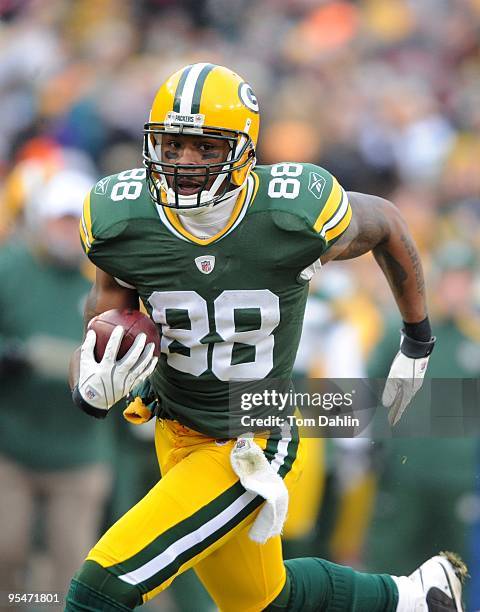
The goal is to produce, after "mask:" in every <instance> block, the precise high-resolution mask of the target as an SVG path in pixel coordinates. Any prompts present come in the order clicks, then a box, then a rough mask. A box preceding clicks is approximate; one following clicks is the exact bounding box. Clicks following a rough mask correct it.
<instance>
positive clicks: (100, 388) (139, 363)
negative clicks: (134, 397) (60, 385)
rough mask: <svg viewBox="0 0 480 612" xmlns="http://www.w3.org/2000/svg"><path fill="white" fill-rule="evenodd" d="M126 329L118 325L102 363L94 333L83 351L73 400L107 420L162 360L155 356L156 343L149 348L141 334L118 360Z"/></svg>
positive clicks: (84, 408)
mask: <svg viewBox="0 0 480 612" xmlns="http://www.w3.org/2000/svg"><path fill="white" fill-rule="evenodd" d="M123 334H124V328H123V327H122V326H121V325H117V326H116V327H115V328H114V330H113V332H112V334H111V336H110V338H109V340H108V343H107V346H106V347H105V352H104V355H103V358H102V360H101V361H100V363H98V362H97V361H96V359H95V354H94V348H95V342H96V334H95V331H94V330H93V329H90V330H89V331H88V332H87V335H86V337H85V340H84V342H83V344H82V346H81V349H80V377H79V381H78V386H77V387H76V388H75V389H74V392H73V399H74V401H75V403H76V404H77V405H79V406H80V408H82V410H84V411H85V412H87V413H88V414H90V415H92V416H95V417H97V418H104V417H105V416H106V415H107V412H108V410H109V408H110V407H111V406H113V404H115V403H116V402H118V401H119V400H120V399H121V398H122V397H125V395H126V394H127V393H128V392H129V391H130V389H132V387H133V386H134V385H136V384H138V383H139V382H141V381H142V380H144V379H145V378H146V377H147V376H149V375H150V374H151V373H152V372H153V370H154V369H155V366H156V365H157V361H158V358H157V357H154V356H153V351H154V349H155V345H154V344H153V342H151V343H149V344H147V345H146V346H145V341H146V335H145V334H144V333H140V334H138V336H137V337H136V338H135V340H134V342H133V344H132V346H131V347H130V349H129V350H128V351H127V353H125V355H124V356H123V357H122V358H121V359H119V360H117V354H118V350H119V348H120V344H121V342H122V338H123Z"/></svg>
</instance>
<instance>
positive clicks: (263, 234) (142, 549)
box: [67, 63, 463, 612]
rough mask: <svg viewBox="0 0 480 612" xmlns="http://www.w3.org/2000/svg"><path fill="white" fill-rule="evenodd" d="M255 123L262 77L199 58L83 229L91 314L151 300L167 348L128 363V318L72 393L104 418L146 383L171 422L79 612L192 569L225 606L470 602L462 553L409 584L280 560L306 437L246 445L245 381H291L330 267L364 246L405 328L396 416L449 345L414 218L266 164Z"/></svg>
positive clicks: (85, 575) (142, 403)
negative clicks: (433, 307) (241, 392)
mask: <svg viewBox="0 0 480 612" xmlns="http://www.w3.org/2000/svg"><path fill="white" fill-rule="evenodd" d="M258 130H259V106H258V101H257V99H256V97H255V94H254V92H253V90H252V88H251V87H250V85H249V84H248V83H247V82H245V81H244V80H243V79H242V78H241V77H240V76H238V75H237V74H235V73H234V72H232V71H231V70H229V69H227V68H224V67H222V66H217V65H213V64H208V63H200V64H193V65H189V66H186V67H185V68H182V69H181V70H179V71H178V72H176V73H175V74H173V75H172V76H171V77H170V78H168V79H167V80H166V82H165V83H164V84H163V85H162V86H161V87H160V89H159V90H158V93H157V95H156V97H155V100H154V102H153V106H152V109H151V113H150V118H149V121H148V123H146V125H145V130H144V149H143V155H144V166H145V167H144V168H141V169H133V170H126V171H124V172H121V173H120V174H117V175H114V176H109V177H106V178H103V179H102V180H100V181H99V182H98V183H97V184H96V185H95V186H94V187H93V188H92V190H91V192H90V194H89V195H88V196H87V198H86V201H85V205H84V211H83V216H82V219H81V223H80V234H81V238H82V243H83V245H84V249H85V251H86V253H87V255H88V257H89V258H90V259H91V261H92V262H93V263H94V264H95V266H96V267H97V271H96V282H95V285H94V287H93V289H92V291H91V294H90V297H89V299H88V303H87V305H86V311H85V320H86V321H89V320H90V319H91V318H92V317H93V316H95V315H96V314H98V313H100V312H102V311H105V310H107V309H110V308H121V309H124V308H138V307H139V299H141V301H142V302H143V304H144V305H145V307H146V308H147V310H148V313H149V314H150V316H151V317H152V319H153V320H154V321H155V322H156V323H157V325H158V326H159V329H160V330H161V334H162V341H161V350H162V353H161V357H160V359H159V361H158V363H157V359H156V357H154V356H153V344H152V343H149V344H146V341H145V336H144V335H139V336H138V337H137V339H136V341H135V342H134V344H133V345H132V348H131V349H130V350H129V352H128V353H127V354H126V355H125V356H124V357H123V358H122V359H120V360H116V352H117V350H118V347H119V343H120V341H121V338H122V333H123V328H122V327H121V326H119V327H117V328H115V330H114V331H113V333H112V335H111V337H110V340H109V343H108V346H107V348H106V350H105V354H104V357H103V359H102V361H101V362H100V363H97V362H96V361H95V359H94V358H93V349H94V346H95V332H93V331H89V332H88V333H87V335H86V337H85V340H84V343H83V345H82V346H81V347H80V348H79V349H78V351H77V352H76V353H75V355H74V356H73V358H72V364H71V385H72V389H73V398H74V401H75V402H76V403H77V404H78V405H79V406H80V408H82V409H83V410H85V411H86V412H87V413H89V414H91V415H93V416H95V417H99V418H103V417H105V416H106V415H107V413H108V410H109V409H110V408H111V406H112V405H113V404H115V403H116V402H117V401H118V400H120V399H121V398H122V397H124V396H125V395H126V394H127V393H128V392H129V391H130V390H131V389H132V388H133V387H135V389H134V392H133V398H132V399H133V401H132V402H131V403H130V404H129V406H128V407H127V409H126V411H125V416H126V418H127V419H129V420H131V421H134V422H142V421H146V420H148V419H149V418H151V417H152V416H155V417H156V449H157V455H158V460H159V464H160V468H161V473H162V479H161V480H160V481H159V482H158V484H157V485H156V486H155V487H153V489H152V490H151V491H150V492H149V493H148V494H147V495H146V497H145V498H144V499H142V500H141V501H140V502H139V503H138V504H137V505H136V506H134V507H133V508H132V509H131V510H130V511H129V512H128V513H127V514H126V515H125V516H123V518H121V519H120V520H119V521H118V522H117V523H116V524H115V525H113V526H112V527H111V528H110V529H109V530H108V531H107V533H105V535H104V536H103V537H102V538H101V539H100V541H99V542H98V543H97V544H96V545H95V546H94V548H93V549H92V550H91V551H90V553H89V554H88V557H87V559H86V561H85V563H84V565H83V566H82V567H81V568H80V570H79V571H78V573H77V574H76V576H75V577H74V579H73V580H72V583H71V587H70V591H69V594H68V598H67V609H68V610H130V609H133V608H135V607H136V606H138V605H140V604H142V603H144V602H146V601H148V600H150V599H152V598H153V597H155V595H156V594H158V593H159V592H160V591H162V590H164V589H165V588H166V587H168V585H169V584H170V583H171V582H172V581H173V580H174V578H175V576H177V575H178V574H179V573H181V572H184V571H185V570H187V569H189V568H191V567H193V568H194V569H195V571H196V573H197V575H198V576H199V578H200V580H201V581H202V582H203V584H204V585H205V587H206V588H207V590H208V591H209V593H210V594H211V596H212V597H213V599H214V600H215V602H216V604H217V605H218V607H219V608H220V609H221V610H226V611H228V612H234V611H238V612H248V611H257V610H263V609H268V610H277V611H281V610H327V609H328V610H332V611H333V610H339V611H340V610H354V611H365V612H367V611H368V612H375V611H378V612H387V611H392V612H393V611H395V610H397V611H399V612H403V611H408V612H410V611H414V610H429V611H430V612H432V611H437V610H461V606H462V604H461V580H460V578H461V576H462V573H463V567H462V565H461V563H460V562H459V561H457V560H456V559H455V558H454V557H453V556H452V555H451V554H448V555H446V556H445V555H443V556H441V555H439V556H436V557H433V558H432V559H430V560H428V561H427V562H426V563H425V564H424V565H423V566H421V568H420V569H418V570H417V571H416V572H415V573H414V574H412V576H411V577H406V576H403V577H392V576H389V575H387V574H385V575H383V574H382V575H377V574H364V573H359V572H356V571H354V570H353V569H351V568H348V567H343V566H339V565H335V564H333V563H330V562H328V561H326V560H323V559H317V558H302V559H293V560H289V561H285V562H284V561H283V558H282V550H281V541H280V535H279V534H280V532H281V528H282V525H283V520H284V518H285V513H286V504H287V501H288V491H290V490H292V488H293V487H294V485H295V482H296V480H297V479H298V476H299V474H300V472H301V470H302V463H303V462H304V460H305V457H304V452H303V446H302V442H301V440H299V437H298V432H297V430H296V427H295V426H294V425H292V426H291V427H290V428H287V430H285V429H283V430H282V431H281V432H280V433H279V432H278V431H276V430H272V431H271V432H270V435H269V436H268V437H265V436H263V437H262V436H257V437H255V438H254V439H253V440H252V439H245V438H240V439H239V440H238V441H236V440H235V439H232V437H233V436H232V434H231V428H230V414H229V381H233V380H241V379H250V380H251V379H256V380H262V379H265V380H266V381H267V382H268V380H269V379H271V378H276V379H289V377H290V373H291V370H292V365H293V361H294V358H295V353H296V349H297V345H298V341H299V337H300V331H301V326H302V319H303V314H304V308H305V301H306V297H307V291H308V282H309V279H310V278H311V276H312V275H313V272H314V271H315V270H316V269H317V268H318V267H320V266H321V265H325V264H326V263H327V262H328V261H330V260H334V259H349V258H353V257H358V256H359V255H362V254H363V253H366V252H367V251H372V252H373V254H374V256H375V258H376V260H377V262H378V264H379V265H380V267H381V269H382V270H383V272H384V274H385V276H386V278H387V280H388V282H389V284H390V286H391V289H392V292H393V295H394V298H395V300H396V302H397V304H398V308H399V311H400V313H401V316H402V318H403V321H404V323H403V330H402V332H401V346H400V350H399V352H398V354H397V356H396V358H395V361H394V363H393V365H392V368H391V371H390V377H389V380H388V382H387V384H386V387H385V391H384V394H383V403H384V404H385V406H386V407H387V408H388V409H389V418H390V421H391V423H392V424H395V423H396V422H397V421H398V420H399V419H400V417H401V415H402V413H403V411H404V410H405V408H406V406H407V405H408V403H409V402H410V400H411V399H412V397H413V395H414V394H415V392H416V391H417V390H418V388H419V387H420V385H421V383H422V377H423V375H424V372H425V368H426V366H427V362H428V358H429V355H430V352H431V351H432V348H433V344H434V338H432V334H431V330H430V324H429V321H428V317H427V310H426V304H425V292H424V284H423V276H422V268H421V264H420V260H419V257H418V254H417V250H416V248H415V245H414V243H413V242H412V239H411V237H410V234H409V232H408V230H407V228H406V226H405V223H404V222H403V220H402V218H401V217H400V215H399V213H398V211H397V209H396V208H395V207H394V206H393V205H392V204H391V203H389V202H387V201H385V200H383V199H381V198H378V197H374V196H369V195H364V194H359V193H346V192H345V191H344V190H343V189H342V187H341V186H340V185H339V183H338V182H337V180H336V179H335V178H334V177H333V176H332V175H331V174H330V173H329V172H328V171H327V170H325V169H323V168H320V167H318V166H315V165H312V164H301V163H295V162H290V161H289V162H281V163H278V164H274V165H272V166H257V167H255V147H256V143H257V138H258ZM140 383H142V384H140ZM272 411H273V410H272Z"/></svg>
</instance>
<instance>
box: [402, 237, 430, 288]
mask: <svg viewBox="0 0 480 612" xmlns="http://www.w3.org/2000/svg"><path fill="white" fill-rule="evenodd" d="M400 240H401V241H402V242H403V244H404V245H405V249H406V251H407V253H408V255H409V257H410V261H411V262H412V267H413V269H414V270H415V281H416V284H417V293H420V294H422V295H423V293H424V292H425V281H424V279H423V270H422V264H421V262H420V258H419V256H418V251H417V249H416V248H415V245H414V244H413V242H412V240H411V238H410V237H409V236H407V235H406V234H402V235H401V236H400Z"/></svg>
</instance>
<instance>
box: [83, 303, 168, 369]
mask: <svg viewBox="0 0 480 612" xmlns="http://www.w3.org/2000/svg"><path fill="white" fill-rule="evenodd" d="M117 325H123V327H124V329H125V333H124V334H123V338H122V343H121V344H120V348H119V350H118V354H117V359H121V358H122V357H123V356H124V355H125V353H126V352H127V351H128V349H129V348H130V347H131V346H132V344H133V342H134V340H135V338H136V337H137V336H138V334H140V333H141V332H143V333H144V334H146V336H147V340H146V344H148V343H149V342H153V343H154V344H155V350H154V352H153V354H154V355H156V356H157V357H158V356H159V355H160V335H159V333H158V329H157V326H156V325H155V323H154V322H153V321H152V319H150V317H149V316H148V315H146V314H143V313H142V312H140V311H139V310H119V309H117V308H114V309H112V310H106V311H105V312H102V313H101V314H99V315H97V316H96V317H94V318H93V319H92V320H91V321H90V323H89V324H88V329H93V330H94V331H95V333H96V334H97V341H96V343H95V359H96V360H97V361H101V359H102V357H103V354H104V352H105V347H106V346H107V343H108V340H109V339H110V334H111V333H112V331H113V330H114V328H115V326H117Z"/></svg>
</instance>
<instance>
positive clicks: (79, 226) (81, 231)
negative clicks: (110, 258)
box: [78, 218, 90, 253]
mask: <svg viewBox="0 0 480 612" xmlns="http://www.w3.org/2000/svg"><path fill="white" fill-rule="evenodd" d="M78 228H79V230H80V238H81V240H82V244H83V248H84V250H85V252H86V253H88V251H89V250H90V247H89V246H88V244H87V237H86V236H85V230H84V229H83V218H80V221H79V223H78Z"/></svg>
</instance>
